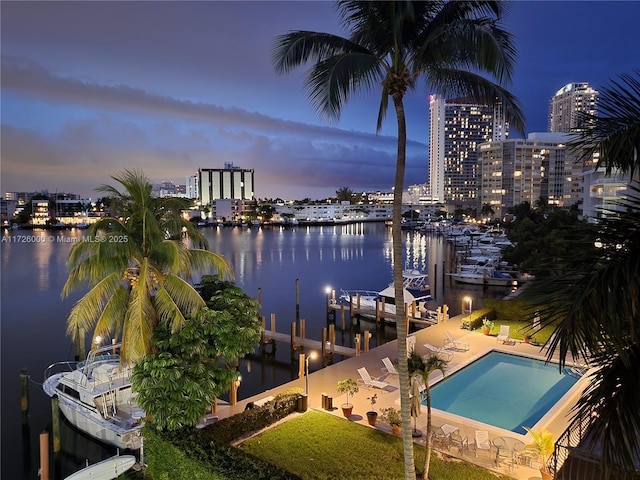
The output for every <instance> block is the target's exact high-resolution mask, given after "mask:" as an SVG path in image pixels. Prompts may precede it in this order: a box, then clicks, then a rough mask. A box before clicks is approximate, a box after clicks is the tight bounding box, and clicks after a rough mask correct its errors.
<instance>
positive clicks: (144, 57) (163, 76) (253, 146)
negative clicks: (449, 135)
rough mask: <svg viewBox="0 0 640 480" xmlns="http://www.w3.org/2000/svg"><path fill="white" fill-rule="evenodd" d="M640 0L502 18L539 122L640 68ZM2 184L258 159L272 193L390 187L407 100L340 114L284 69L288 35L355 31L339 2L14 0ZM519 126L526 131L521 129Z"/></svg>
mask: <svg viewBox="0 0 640 480" xmlns="http://www.w3.org/2000/svg"><path fill="white" fill-rule="evenodd" d="M639 18H640V1H628V2H613V1H605V2H596V1H581V2H567V1H548V2H542V1H515V2H511V3H510V6H509V11H508V14H507V16H506V17H505V19H504V21H503V26H504V28H506V29H507V30H508V31H509V32H510V33H511V34H512V35H513V36H514V37H515V45H516V49H517V63H516V67H515V70H514V75H513V81H512V83H511V84H510V85H509V86H508V88H509V90H510V91H511V92H512V93H513V94H515V95H516V96H517V97H518V98H519V100H520V102H521V103H522V105H523V108H524V113H525V115H526V117H527V123H526V133H530V132H541V131H546V129H547V117H548V109H549V99H550V98H551V96H552V95H553V94H554V93H555V92H556V91H557V90H558V89H560V88H561V87H562V86H564V85H566V84H567V83H571V82H588V83H589V84H590V85H591V86H593V87H595V88H596V89H599V88H602V87H603V86H606V85H610V82H611V80H614V79H615V78H617V77H618V76H619V75H620V74H622V73H631V72H633V71H634V70H637V69H638V68H640V49H639V48H638V47H639V46H640V29H639V28H638V26H637V22H638V19H639ZM0 22H1V25H0V26H1V33H0V35H1V38H0V40H1V41H0V53H1V57H2V66H1V71H0V73H1V75H0V85H1V97H0V107H1V110H0V117H1V131H0V134H1V137H0V140H1V143H0V188H1V190H2V193H3V194H4V193H5V192H8V191H41V190H48V191H49V192H56V191H57V192H72V193H76V194H79V195H81V196H82V197H83V198H96V197H98V196H100V195H99V193H98V192H96V190H95V188H96V187H97V186H99V185H101V184H110V185H116V182H115V181H114V180H113V179H112V178H111V176H112V175H117V174H118V173H120V172H122V171H123V170H124V169H126V168H128V169H140V170H142V171H143V172H144V173H145V174H146V175H147V177H148V178H149V180H150V181H152V182H154V183H157V182H161V181H173V182H174V183H176V184H184V183H185V177H186V176H188V175H194V174H196V172H197V170H198V168H222V167H223V166H224V164H225V163H229V162H231V163H233V164H234V166H236V167H240V168H251V169H254V170H255V184H256V185H255V196H256V197H257V198H276V197H280V198H283V199H302V198H307V197H308V198H312V199H320V198H326V197H329V196H334V195H335V192H336V190H338V189H340V188H342V187H348V188H350V189H352V190H354V191H372V190H383V191H390V190H391V187H392V185H393V179H394V172H395V163H396V136H395V135H396V124H395V115H394V114H393V111H392V109H390V110H389V114H388V115H387V119H386V120H385V123H384V125H383V128H382V130H381V132H379V133H376V120H377V113H378V106H379V102H380V94H379V92H378V91H373V92H362V93H361V94H359V95H357V96H355V97H354V98H352V99H351V100H350V101H349V102H348V103H347V104H346V105H345V107H344V109H343V111H342V115H341V117H340V119H339V121H333V122H329V121H327V120H326V119H324V118H322V117H320V116H319V115H318V114H317V113H316V112H315V111H314V110H313V108H312V106H311V104H310V102H309V100H308V99H307V96H306V91H305V89H304V76H305V71H306V68H307V67H301V68H299V69H297V70H295V71H294V72H292V73H290V74H287V75H279V74H277V73H276V72H275V70H274V68H273V66H272V63H271V52H272V48H273V45H274V40H275V37H276V36H277V35H281V34H284V33H286V32H288V31H291V30H314V31H321V32H328V33H335V34H341V35H346V32H344V31H343V30H342V29H341V26H340V24H339V19H338V16H337V14H336V10H335V6H334V3H333V2H328V1H321V2H308V1H288V2H271V1H256V2H244V1H235V2H216V1H200V2H182V1H177V2H159V1H158V2H156V1H145V2H92V1H87V2H81V1H69V2H56V1H46V2H31V1H19V2H12V1H6V0H3V1H2V2H0ZM431 93H434V92H432V91H430V90H429V89H428V86H425V85H424V84H419V86H418V88H417V89H416V91H413V92H409V93H408V94H407V96H406V97H405V108H406V115H407V131H408V149H407V174H406V177H405V185H412V184H420V183H426V182H427V181H428V178H427V177H428V140H429V105H428V96H429V94H431ZM512 137H513V135H512Z"/></svg>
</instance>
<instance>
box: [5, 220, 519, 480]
mask: <svg viewBox="0 0 640 480" xmlns="http://www.w3.org/2000/svg"><path fill="white" fill-rule="evenodd" d="M201 231H202V233H203V234H204V235H205V236H206V238H207V239H208V241H209V245H210V248H211V250H213V251H216V252H219V253H221V254H223V255H224V256H225V257H226V258H227V259H228V260H229V261H230V262H231V263H232V265H233V267H234V270H235V276H236V277H235V281H236V284H237V285H238V286H239V287H240V288H242V290H243V291H244V292H245V293H246V294H248V295H250V296H252V297H255V298H257V297H258V295H259V293H258V292H260V296H261V300H262V311H261V314H262V315H264V316H266V317H267V321H269V318H270V316H271V314H275V317H276V323H277V330H278V331H280V332H284V333H289V331H290V325H291V323H292V322H294V321H295V320H296V316H298V317H299V318H303V319H305V321H306V332H307V333H306V336H307V337H308V338H314V339H317V340H319V339H321V335H322V327H324V326H326V311H325V301H326V294H325V292H326V289H327V288H328V287H329V288H331V289H334V290H336V294H337V295H339V293H340V290H341V289H346V290H354V289H363V290H382V289H383V288H385V287H386V286H387V285H388V284H389V283H390V282H391V279H392V268H393V261H392V248H391V247H392V241H391V229H390V228H389V227H386V226H385V225H383V224H381V223H362V224H349V225H335V226H313V227H306V226H305V227H300V226H297V227H293V228H280V227H269V228H251V229H249V228H239V227H233V228H232V227H206V228H203V229H202V230H201ZM85 234H86V231H82V230H75V229H74V230H64V231H44V230H34V231H22V230H17V231H4V232H3V234H2V243H1V244H0V254H1V262H2V263H1V302H0V304H1V320H2V324H1V328H2V329H1V332H0V333H1V346H2V349H1V360H2V362H1V375H2V378H1V385H2V404H1V407H2V410H1V414H2V418H1V421H2V462H1V464H2V470H1V477H2V478H3V479H5V478H6V479H20V478H23V479H28V480H31V479H37V478H38V473H37V472H38V465H39V449H38V444H39V435H40V433H41V432H43V431H46V430H49V431H50V428H51V404H50V399H49V398H48V397H47V396H46V395H45V394H44V392H43V391H42V388H41V383H42V380H43V374H44V370H45V369H46V367H47V366H48V365H50V364H52V363H54V362H57V361H63V360H73V357H74V351H73V346H72V343H71V341H70V339H69V338H68V337H66V336H65V324H66V318H67V315H68V314H69V311H70V309H71V307H72V306H73V304H74V302H75V301H77V300H78V299H79V298H80V297H81V295H82V294H83V293H84V292H76V293H74V294H73V295H72V296H71V297H70V298H66V299H61V297H60V292H61V291H62V287H63V285H64V282H65V280H66V278H67V273H68V272H67V268H66V259H67V255H68V253H69V251H70V249H71V247H72V245H73V244H74V242H76V241H78V240H79V239H81V238H82V236H83V235H85ZM403 235H404V245H405V247H404V256H405V258H404V259H403V263H404V265H403V266H404V267H405V268H414V269H419V270H423V271H428V272H429V274H430V280H431V282H430V283H431V286H432V294H433V295H434V297H435V300H434V302H432V303H431V304H430V305H429V306H430V308H431V309H433V310H435V308H436V307H438V306H442V305H444V304H446V305H448V307H449V314H450V315H457V314H459V313H460V312H461V310H462V308H463V307H462V298H463V297H464V296H470V297H471V298H472V299H473V308H474V309H476V308H479V307H480V306H481V305H482V301H483V299H485V298H489V297H491V298H499V297H502V296H504V295H505V294H506V293H508V292H507V291H505V289H493V288H491V289H488V290H483V289H482V287H474V286H468V287H464V288H461V287H460V286H456V285H453V284H451V283H450V281H449V279H448V278H447V277H446V276H445V275H443V272H445V271H446V272H448V271H450V269H451V265H452V263H451V258H452V254H453V252H452V248H453V247H452V246H451V245H450V244H449V243H447V242H446V240H445V239H444V238H443V237H441V236H438V235H435V234H430V235H423V234H420V233H418V232H412V231H407V232H403ZM296 281H297V284H298V286H299V304H296ZM354 328H356V329H357V328H359V329H360V331H362V330H365V329H368V330H370V331H372V332H373V331H374V330H375V325H374V324H373V323H370V322H366V321H363V322H361V323H360V325H359V327H358V326H356V327H354ZM356 331H357V330H350V331H347V332H345V333H344V334H342V333H341V332H340V329H339V328H338V329H337V332H338V333H337V342H339V343H343V344H344V345H347V346H353V342H354V332H356ZM394 333H395V332H394V328H393V327H391V326H387V327H386V328H385V329H384V330H383V331H378V332H375V333H374V334H373V337H372V339H371V344H370V345H371V347H375V345H377V344H381V343H384V342H386V341H389V340H391V339H393V338H394ZM316 363H318V364H317V365H314V362H311V363H310V368H311V370H315V369H317V368H321V365H320V364H319V363H320V362H316ZM21 369H26V371H27V372H28V375H29V382H28V384H29V389H28V390H29V391H28V393H29V405H30V409H29V413H28V416H24V415H22V414H21V408H20V392H21V388H20V371H21ZM240 370H241V375H242V383H241V385H240V388H239V390H238V398H240V399H242V398H246V397H249V396H252V395H255V394H257V393H259V392H261V391H263V390H265V389H269V388H272V387H274V386H277V385H281V384H283V383H286V382H288V381H291V380H294V379H296V378H297V373H298V368H297V365H291V354H290V349H289V347H288V346H287V345H284V344H281V345H278V347H277V349H276V351H275V354H273V355H268V356H262V355H261V354H260V351H259V349H258V350H257V351H256V352H255V354H254V355H252V356H250V357H249V358H248V359H245V360H243V361H242V362H241V365H240ZM61 424H62V432H61V443H62V447H61V452H60V453H59V454H58V455H57V456H55V458H54V459H53V460H52V462H51V463H52V469H51V473H52V478H54V479H62V478H65V477H66V476H67V475H70V474H71V473H73V472H75V471H77V470H78V469H80V468H82V467H83V466H84V465H85V464H86V462H87V461H88V462H89V463H95V462H97V461H100V460H102V459H104V458H107V457H108V456H111V455H114V454H115V453H116V452H115V451H114V449H111V448H109V447H105V446H103V445H100V444H98V443H96V442H94V441H92V440H90V439H89V438H88V437H85V436H83V435H82V434H79V433H78V432H76V431H75V430H73V429H72V428H71V427H69V426H67V425H66V423H65V422H61ZM52 457H53V454H52Z"/></svg>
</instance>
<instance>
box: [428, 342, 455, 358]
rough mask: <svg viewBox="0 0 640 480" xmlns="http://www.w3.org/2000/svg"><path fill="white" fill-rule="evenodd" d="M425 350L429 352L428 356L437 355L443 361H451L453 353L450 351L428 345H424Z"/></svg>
mask: <svg viewBox="0 0 640 480" xmlns="http://www.w3.org/2000/svg"><path fill="white" fill-rule="evenodd" d="M424 346H425V348H426V349H427V350H428V351H429V354H430V355H437V356H439V357H440V358H442V359H443V360H446V361H447V362H450V361H451V360H453V352H452V351H451V350H447V349H446V348H440V347H435V346H433V345H431V344H430V343H425V344H424Z"/></svg>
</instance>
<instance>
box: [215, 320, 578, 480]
mask: <svg viewBox="0 0 640 480" xmlns="http://www.w3.org/2000/svg"><path fill="white" fill-rule="evenodd" d="M462 318H463V317H462V315H460V316H456V317H452V318H450V319H449V320H447V321H445V322H441V323H439V324H437V325H433V326H430V327H428V328H424V329H421V330H418V331H417V332H415V333H413V335H415V337H416V346H415V349H416V351H417V352H418V353H420V354H421V355H424V354H427V353H428V352H427V349H426V348H425V347H424V343H430V344H432V345H434V346H436V347H442V346H443V344H444V340H445V334H444V332H445V331H449V332H450V333H451V335H452V336H453V337H454V338H456V339H460V340H463V341H465V342H467V343H469V346H470V348H469V350H468V351H466V352H460V351H456V352H454V355H453V359H452V360H451V361H450V362H449V364H448V369H447V371H446V375H449V374H451V373H453V372H454V371H456V370H457V369H459V368H461V367H463V366H465V365H467V364H469V363H470V362H472V361H474V360H475V359H477V358H479V357H481V356H482V355H484V354H485V353H487V352H488V351H490V350H499V351H504V352H508V353H516V354H523V355H526V356H529V357H537V358H540V359H545V358H546V352H544V351H542V350H541V347H539V346H534V345H530V344H526V343H521V342H515V344H513V345H504V344H503V343H502V342H497V341H496V337H495V336H486V335H483V334H481V333H477V332H470V331H468V330H462V329H461V328H460V325H461V324H462ZM396 344H397V342H396V341H391V342H388V343H385V344H383V345H381V346H379V347H376V348H373V349H371V350H370V351H368V352H362V353H361V355H360V356H357V357H351V358H346V359H345V360H342V361H340V362H337V363H335V364H333V365H329V366H327V367H325V368H322V369H320V370H318V371H315V372H312V373H310V375H309V408H310V409H316V410H319V411H326V410H324V409H322V394H323V393H325V394H327V395H328V396H330V397H333V410H332V411H326V412H327V414H333V415H337V416H339V417H342V418H344V417H343V415H342V410H341V408H340V405H341V404H342V403H344V402H345V397H344V395H340V394H339V393H338V392H337V391H336V384H337V382H338V380H342V379H344V378H346V377H351V378H353V379H354V380H355V379H358V378H360V376H359V374H358V369H359V368H361V367H363V366H364V367H366V368H367V370H368V371H369V373H370V374H371V376H372V377H381V378H380V379H381V380H384V381H386V382H388V383H389V384H391V387H389V388H387V389H386V390H385V391H381V390H380V389H376V388H371V389H366V388H362V387H361V388H360V391H359V392H358V393H357V394H356V395H354V397H353V398H351V399H350V403H352V404H353V415H352V416H351V418H350V419H349V421H352V422H357V423H360V424H362V425H366V426H367V427H368V428H377V429H379V430H382V431H387V432H389V433H390V434H391V430H390V428H389V427H388V426H387V425H385V424H382V423H381V422H380V421H378V423H377V425H376V427H370V426H369V424H368V422H367V417H366V415H365V413H366V412H367V411H368V410H369V409H370V404H369V400H368V399H367V398H368V397H370V396H372V395H373V394H375V393H377V403H376V405H375V409H376V410H377V411H378V412H379V411H380V410H381V409H383V408H385V407H389V406H394V407H396V408H399V398H400V390H399V387H398V385H399V384H398V376H397V375H389V374H385V373H384V372H383V371H382V370H381V368H382V367H383V364H382V359H383V358H384V357H389V358H390V359H392V361H394V360H395V359H397V350H396ZM316 362H318V360H316ZM523 380H524V379H523ZM585 385H586V382H585V381H579V382H578V384H577V385H576V387H574V389H572V390H571V391H570V392H569V393H568V394H567V395H565V397H563V399H562V401H561V403H562V402H564V405H561V406H560V407H559V408H558V409H557V410H552V411H550V412H549V413H548V414H547V415H545V417H543V419H542V420H541V422H540V424H539V425H540V426H542V427H544V428H547V429H548V430H550V431H551V432H552V433H553V435H554V437H555V438H558V436H559V435H560V434H561V433H562V432H563V431H564V430H565V429H566V427H567V426H568V424H569V421H570V412H569V410H570V409H571V407H573V405H575V402H576V400H577V398H578V395H579V393H580V391H581V389H582V388H584V386H585ZM293 387H298V388H303V389H304V388H305V380H304V378H300V379H298V380H295V381H292V382H289V383H286V384H283V385H281V386H279V387H276V388H273V389H271V390H268V391H265V392H263V393H262V394H260V395H256V396H254V397H251V398H246V399H242V400H240V401H238V403H237V404H236V405H234V406H231V405H228V404H227V403H225V402H222V401H219V402H218V407H217V414H218V416H219V417H220V418H224V417H227V416H231V415H234V414H235V413H238V412H241V411H243V410H244V409H245V406H246V404H247V403H248V402H250V401H253V402H256V401H257V402H259V401H260V400H261V399H264V398H265V397H269V396H272V395H276V394H277V393H279V392H282V391H285V390H288V389H290V388H293ZM345 421H346V419H345ZM426 423H427V419H426V408H423V409H422V414H421V415H420V417H419V418H417V420H416V427H417V429H419V430H421V431H422V433H423V435H422V436H421V437H420V438H415V439H414V441H415V442H416V443H419V444H422V445H424V443H425V440H424V439H425V436H424V432H425V431H426ZM432 424H433V425H435V426H441V425H443V424H448V425H452V426H453V427H456V428H458V429H459V432H460V434H461V436H462V437H463V438H464V437H467V438H468V442H469V449H468V450H465V451H464V452H462V453H460V452H459V451H458V450H457V449H456V448H455V447H452V448H451V449H450V450H449V451H447V450H442V449H440V448H437V447H436V450H438V451H440V452H441V453H443V454H445V455H448V456H450V457H454V458H461V459H463V460H465V461H467V462H470V463H475V464H477V465H480V466H482V467H484V468H487V469H490V470H493V471H496V472H499V473H501V474H503V475H507V476H510V477H512V478H515V479H519V480H520V479H522V480H533V479H539V478H542V476H541V474H540V472H539V469H538V467H537V466H536V464H535V461H534V463H533V464H532V465H531V466H526V465H506V464H501V465H496V464H495V460H494V459H495V456H496V449H495V448H493V449H492V451H491V455H490V456H483V455H482V454H480V455H479V456H478V457H477V458H476V456H475V453H474V449H473V445H474V436H475V431H476V430H488V431H489V438H490V439H491V440H493V439H495V438H497V437H503V436H508V437H512V438H517V439H521V440H523V441H524V442H525V443H529V442H530V438H527V437H525V436H522V435H518V434H516V433H513V432H511V431H507V430H503V429H500V428H497V427H492V426H490V425H486V424H482V423H479V422H476V421H474V420H471V419H467V418H462V417H459V416H456V415H452V414H448V413H446V412H442V411H439V410H435V409H434V410H432Z"/></svg>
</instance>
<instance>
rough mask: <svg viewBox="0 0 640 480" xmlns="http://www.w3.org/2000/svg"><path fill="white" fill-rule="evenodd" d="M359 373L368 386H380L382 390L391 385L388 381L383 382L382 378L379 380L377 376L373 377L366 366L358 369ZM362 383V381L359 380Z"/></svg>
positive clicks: (363, 382) (364, 383)
mask: <svg viewBox="0 0 640 480" xmlns="http://www.w3.org/2000/svg"><path fill="white" fill-rule="evenodd" d="M358 373H359V374H360V378H361V380H362V385H363V386H364V387H366V388H371V387H375V388H379V389H381V390H384V389H385V388H387V387H389V386H390V385H391V384H389V383H387V382H382V381H380V380H377V379H375V378H371V375H369V372H368V371H367V368H366V367H362V368H359V369H358ZM358 383H360V382H358Z"/></svg>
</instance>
